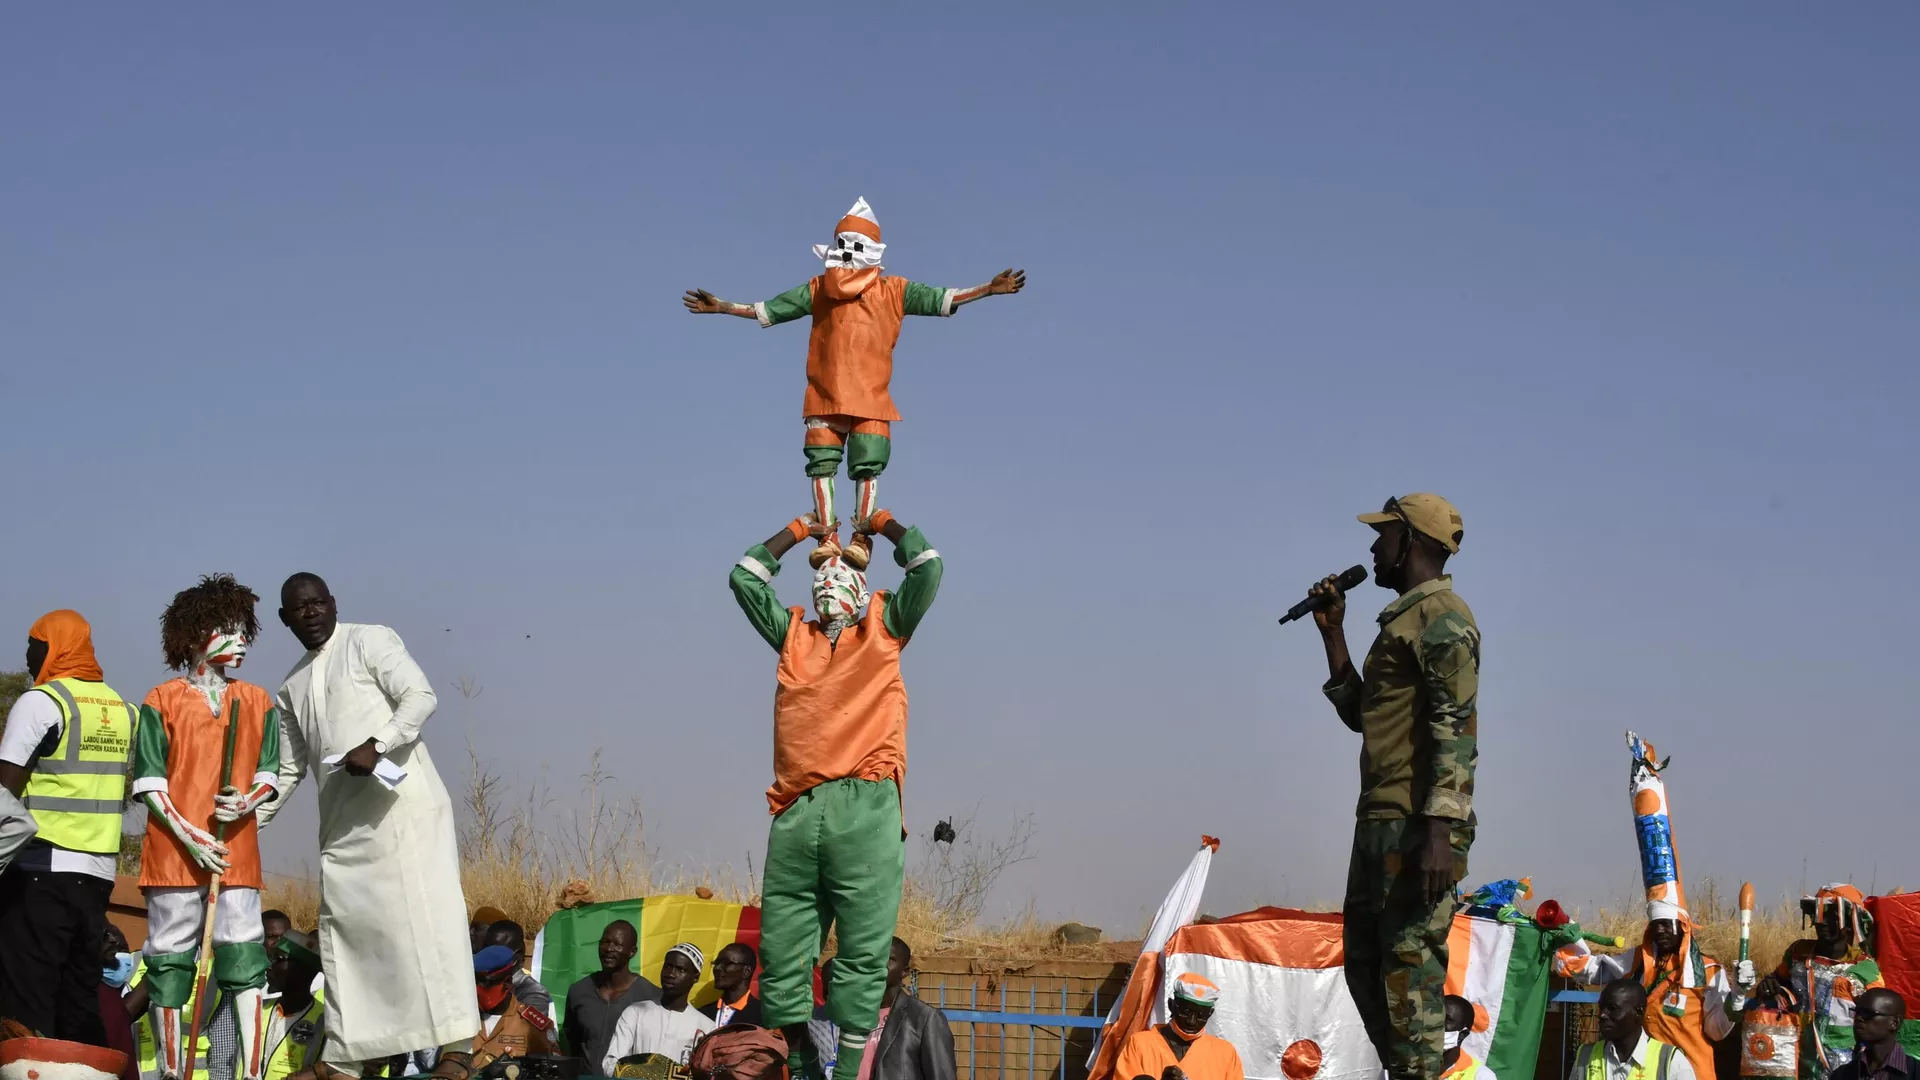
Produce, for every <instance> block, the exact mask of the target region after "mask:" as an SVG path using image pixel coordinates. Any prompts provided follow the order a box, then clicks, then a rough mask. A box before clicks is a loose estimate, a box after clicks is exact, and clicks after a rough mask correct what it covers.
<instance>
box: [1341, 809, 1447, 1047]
mask: <svg viewBox="0 0 1920 1080" xmlns="http://www.w3.org/2000/svg"><path fill="white" fill-rule="evenodd" d="M1414 824H1415V823H1414V822H1413V821H1412V820H1411V819H1408V818H1387V819H1380V820H1363V821H1361V822H1359V823H1358V824H1357V825H1356V826H1355V827H1354V830H1353V857H1352V860H1351V861H1350V862H1349V863H1348V866H1347V896H1346V901H1345V902H1344V903H1343V904H1342V905H1341V909H1342V914H1343V915H1344V916H1345V928H1344V937H1345V939H1346V942H1345V944H1346V969H1347V992H1348V993H1349V994H1351V995H1353V1003H1354V1005H1355V1006H1356V1007H1358V1009H1359V1010H1360V1019H1361V1021H1362V1022H1363V1023H1365V1024H1366V1027H1367V1038H1368V1039H1370V1040H1372V1042H1373V1048H1374V1050H1376V1051H1377V1052H1378V1053H1379V1054H1380V1063H1381V1064H1382V1065H1384V1066H1386V1068H1387V1072H1388V1073H1389V1074H1391V1076H1392V1077H1393V1078H1394V1080H1439V1077H1440V1074H1441V1073H1443V1072H1445V1071H1446V1068H1445V1066H1444V1065H1443V1064H1442V1063H1441V1054H1442V1053H1443V1050H1444V1048H1443V1046H1442V1039H1443V1037H1444V1035H1445V1029H1446V1017H1445V1006H1444V1003H1443V1000H1442V999H1443V998H1444V997H1445V996H1446V981H1447V931H1448V929H1449V927H1450V926H1451V925H1452V922H1453V909H1454V899H1453V896H1452V894H1451V893H1449V894H1448V895H1447V896H1445V897H1443V898H1441V900H1440V902H1439V903H1437V904H1429V903H1427V900H1426V897H1425V896H1424V895H1423V891H1424V890H1423V888H1422V886H1421V883H1420V880H1419V877H1420V875H1418V874H1415V873H1406V872H1403V871H1404V870H1408V869H1411V868H1412V867H1413V866H1414V854H1413V850H1412V849H1413V846H1414V845H1415V844H1417V843H1418V842H1419V840H1420V837H1419V835H1417V833H1418V830H1416V829H1414V828H1413V825H1414ZM1452 839H1453V878H1454V881H1455V882H1456V883H1457V882H1458V881H1459V880H1460V879H1461V878H1463V877H1465V876H1466V873H1467V848H1468V847H1469V846H1470V845H1471V844H1472V843H1473V826H1472V825H1456V826H1455V827H1454V829H1453V837H1452Z"/></svg>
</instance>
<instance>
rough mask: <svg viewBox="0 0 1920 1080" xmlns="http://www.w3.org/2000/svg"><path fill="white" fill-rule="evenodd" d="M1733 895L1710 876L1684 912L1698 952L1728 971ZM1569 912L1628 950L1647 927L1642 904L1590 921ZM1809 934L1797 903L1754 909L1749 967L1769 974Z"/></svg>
mask: <svg viewBox="0 0 1920 1080" xmlns="http://www.w3.org/2000/svg"><path fill="white" fill-rule="evenodd" d="M1735 895H1737V892H1736V893H1728V892H1725V891H1723V890H1721V889H1720V887H1719V885H1718V883H1717V882H1715V881H1714V880H1713V879H1711V878H1707V879H1704V880H1702V881H1701V882H1700V884H1699V886H1698V887H1696V888H1691V889H1689V890H1687V908H1688V911H1687V913H1688V914H1689V915H1691V916H1692V917H1693V920H1694V922H1696V923H1698V924H1699V929H1697V930H1695V931H1694V937H1695V939H1696V940H1697V941H1698V942H1699V943H1700V951H1701V952H1703V953H1705V954H1707V955H1708V956H1711V957H1713V958H1714V959H1715V960H1718V961H1720V962H1721V963H1722V964H1724V965H1728V966H1729V967H1731V965H1732V964H1733V962H1734V961H1736V960H1738V959H1740V910H1739V908H1738V907H1737V906H1736V902H1735V900H1734V899H1733V896H1735ZM1572 914H1574V918H1575V919H1576V921H1579V923H1580V925H1581V926H1582V927H1584V928H1585V929H1588V930H1591V931H1593V932H1595V933H1598V934H1612V935H1614V936H1616V937H1620V938H1624V939H1625V940H1626V942H1627V945H1628V947H1629V948H1631V947H1633V946H1635V945H1637V944H1639V942H1640V937H1641V935H1642V933H1644V932H1645V930H1646V928H1647V915H1646V908H1645V905H1644V903H1643V902H1634V903H1630V904H1623V905H1620V906H1617V907H1615V906H1609V907H1604V908H1601V909H1599V910H1598V911H1596V912H1595V913H1594V914H1593V915H1592V917H1591V918H1589V919H1580V917H1579V915H1578V913H1572ZM1811 936H1813V932H1812V931H1811V930H1807V929H1803V928H1802V926H1801V920H1800V905H1799V904H1798V903H1787V902H1783V903H1781V904H1780V905H1779V906H1777V907H1773V908H1761V909H1758V910H1755V911H1754V913H1753V931H1752V936H1751V939H1750V941H1749V946H1750V948H1751V950H1752V951H1751V953H1750V955H1751V957H1752V959H1753V966H1754V967H1755V968H1757V969H1758V970H1759V971H1760V972H1761V974H1765V973H1766V972H1769V971H1771V970H1773V968H1774V966H1775V965H1777V964H1778V963H1780V958H1781V957H1783V956H1785V955H1786V952H1787V946H1789V945H1792V944H1793V943H1794V942H1796V941H1798V940H1800V939H1801V938H1803V937H1811ZM1601 951H1603V952H1604V951H1608V950H1601ZM1728 975H1729V976H1731V975H1732V972H1731V971H1729V972H1728Z"/></svg>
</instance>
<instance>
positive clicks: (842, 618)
mask: <svg viewBox="0 0 1920 1080" xmlns="http://www.w3.org/2000/svg"><path fill="white" fill-rule="evenodd" d="M866 606H867V575H866V574H863V573H861V572H860V571H858V570H855V569H854V568H853V567H851V566H849V565H847V561H846V560H845V559H842V558H841V557H840V556H838V555H836V556H834V557H833V558H831V559H828V560H827V561H826V562H823V563H821V564H820V569H818V570H815V571H814V572H813V610H814V612H815V613H816V614H818V615H819V616H820V621H821V622H826V623H841V624H845V623H850V622H852V621H853V620H854V619H856V618H858V617H859V615H860V609H861V608H863V607H866Z"/></svg>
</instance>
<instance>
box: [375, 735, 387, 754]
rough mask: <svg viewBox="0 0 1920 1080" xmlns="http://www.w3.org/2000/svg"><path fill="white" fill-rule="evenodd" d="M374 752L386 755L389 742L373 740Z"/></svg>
mask: <svg viewBox="0 0 1920 1080" xmlns="http://www.w3.org/2000/svg"><path fill="white" fill-rule="evenodd" d="M373 752H374V753H376V754H381V755H385V754H386V752H387V744H386V743H383V742H381V741H380V740H379V739H375V740H373Z"/></svg>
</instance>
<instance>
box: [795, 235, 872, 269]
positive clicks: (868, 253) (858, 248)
mask: <svg viewBox="0 0 1920 1080" xmlns="http://www.w3.org/2000/svg"><path fill="white" fill-rule="evenodd" d="M886 253H887V245H885V244H883V243H881V242H880V241H878V240H875V239H874V238H873V237H871V236H865V235H862V234H860V233H857V232H843V233H841V234H840V235H839V236H838V237H836V238H835V239H834V243H833V244H832V245H831V246H829V245H827V244H815V245H813V255H814V258H816V259H819V260H820V261H821V262H824V263H826V264H827V266H828V267H829V268H832V267H836V266H837V267H843V268H845V269H849V270H865V269H867V268H868V267H879V266H880V259H881V257H882V256H884V255H886Z"/></svg>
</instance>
